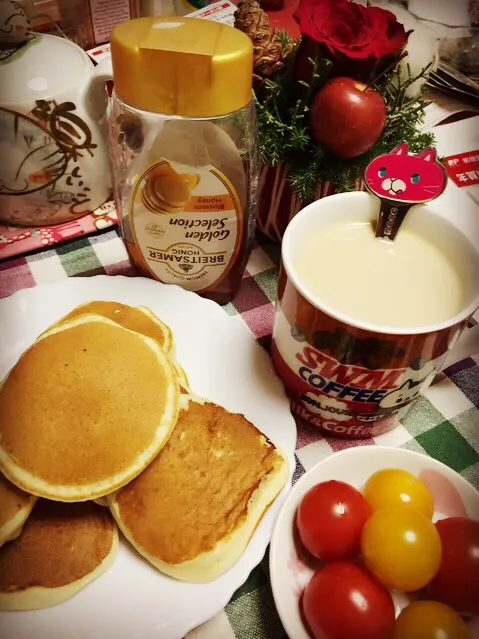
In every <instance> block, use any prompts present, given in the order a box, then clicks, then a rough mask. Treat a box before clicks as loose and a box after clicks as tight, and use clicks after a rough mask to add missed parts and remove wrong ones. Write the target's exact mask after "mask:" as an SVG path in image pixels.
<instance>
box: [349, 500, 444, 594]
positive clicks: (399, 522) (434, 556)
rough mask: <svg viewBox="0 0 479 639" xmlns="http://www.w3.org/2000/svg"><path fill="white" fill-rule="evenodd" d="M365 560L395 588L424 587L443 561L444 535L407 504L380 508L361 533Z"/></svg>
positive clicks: (389, 586)
mask: <svg viewBox="0 0 479 639" xmlns="http://www.w3.org/2000/svg"><path fill="white" fill-rule="evenodd" d="M361 552H362V554H363V558H364V563H365V564H366V566H367V567H368V568H369V570H370V571H371V572H372V573H373V574H374V575H375V576H376V577H377V579H378V580H379V581H380V582H381V583H382V584H384V585H385V586H386V588H392V589H393V590H400V591H402V592H412V591H414V590H419V589H420V588H424V586H426V585H427V584H428V583H429V582H430V581H431V579H433V577H434V576H435V575H436V573H437V571H438V570H439V566H440V563H441V555H442V552H441V538H440V537H439V533H438V532H437V530H436V527H435V526H434V524H433V523H432V521H431V520H430V519H428V518H427V517H425V516H424V515H423V514H422V513H420V512H418V511H417V510H413V509H412V508H407V507H406V506H400V507H399V508H384V509H383V510H376V511H375V512H374V513H373V514H372V515H371V517H370V518H369V519H368V521H367V522H366V524H365V526H364V528H363V532H362V536H361Z"/></svg>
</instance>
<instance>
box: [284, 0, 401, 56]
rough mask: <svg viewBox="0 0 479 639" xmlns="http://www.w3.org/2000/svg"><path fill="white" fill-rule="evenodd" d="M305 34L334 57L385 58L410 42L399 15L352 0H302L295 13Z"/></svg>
mask: <svg viewBox="0 0 479 639" xmlns="http://www.w3.org/2000/svg"><path fill="white" fill-rule="evenodd" d="M294 18H295V20H296V22H297V23H298V25H299V28H300V30H301V33H302V34H303V36H308V37H309V38H311V39H312V40H314V41H315V42H317V43H319V44H324V45H325V46H326V48H327V49H328V50H329V52H330V54H331V55H332V57H333V58H334V57H335V56H336V55H337V54H338V53H339V54H340V55H344V56H346V57H347V58H356V59H357V58H359V59H364V58H369V57H373V58H381V57H383V56H386V55H389V54H390V53H394V52H396V51H397V50H398V49H401V48H402V47H403V46H404V45H405V44H406V40H407V37H406V32H405V30H404V27H403V25H402V24H400V23H399V22H398V21H397V20H396V16H395V15H394V14H393V13H391V12H390V11H387V10H386V9H380V8H379V7H363V6H362V5H360V4H356V3H354V2H350V0H302V1H301V2H300V4H299V6H298V8H297V9H296V11H295V13H294Z"/></svg>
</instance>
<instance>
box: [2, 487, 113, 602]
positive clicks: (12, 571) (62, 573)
mask: <svg viewBox="0 0 479 639" xmlns="http://www.w3.org/2000/svg"><path fill="white" fill-rule="evenodd" d="M113 530H114V523H113V521H112V518H111V516H110V513H109V512H108V510H107V509H106V508H102V507H101V506H98V505H97V504H94V503H93V502H84V503H78V504H62V503H58V502H52V501H48V500H46V499H40V500H39V501H38V502H37V504H36V505H35V507H34V509H33V511H32V514H31V515H30V518H29V519H28V521H27V523H26V524H25V526H24V527H23V530H22V533H21V535H20V536H19V537H17V538H16V539H14V540H13V541H10V542H8V543H7V544H5V545H4V546H2V548H0V590H1V591H3V592H13V591H17V590H24V589H26V588H29V587H32V586H42V587H45V588H56V587H60V586H66V585H68V584H71V583H73V582H74V581H77V580H78V579H81V578H82V577H84V576H85V575H88V574H89V573H91V572H92V571H93V570H95V568H97V567H98V565H99V564H100V563H101V562H102V561H103V559H105V557H106V556H107V555H108V554H109V552H110V550H111V546H112V540H113Z"/></svg>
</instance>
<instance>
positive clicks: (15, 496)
mask: <svg viewBox="0 0 479 639" xmlns="http://www.w3.org/2000/svg"><path fill="white" fill-rule="evenodd" d="M31 500H32V497H31V495H29V494H28V493H25V492H24V491H23V490H20V488H17V487H16V486H15V485H14V484H12V483H11V482H10V481H8V479H7V478H6V477H4V476H3V475H2V474H1V473H0V526H3V525H4V524H5V523H6V522H7V521H9V520H10V519H12V518H13V517H14V516H15V515H16V514H17V513H18V512H19V511H20V510H22V508H25V507H27V506H28V505H29V504H30V502H31Z"/></svg>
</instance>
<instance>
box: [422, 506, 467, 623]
mask: <svg viewBox="0 0 479 639" xmlns="http://www.w3.org/2000/svg"><path fill="white" fill-rule="evenodd" d="M436 530H437V531H438V533H439V536H440V538H441V543H442V561H441V564H440V567H439V572H438V573H437V575H436V576H435V577H434V579H433V580H432V582H431V583H430V584H429V588H428V590H429V592H430V594H431V596H432V597H434V599H438V600H439V601H442V602H443V603H445V604H447V605H448V606H451V608H454V610H457V611H458V612H460V613H464V614H466V613H468V614H471V615H479V521H475V520H473V519H467V518H466V517H450V518H449V519H441V520H439V521H438V522H437V523H436Z"/></svg>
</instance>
